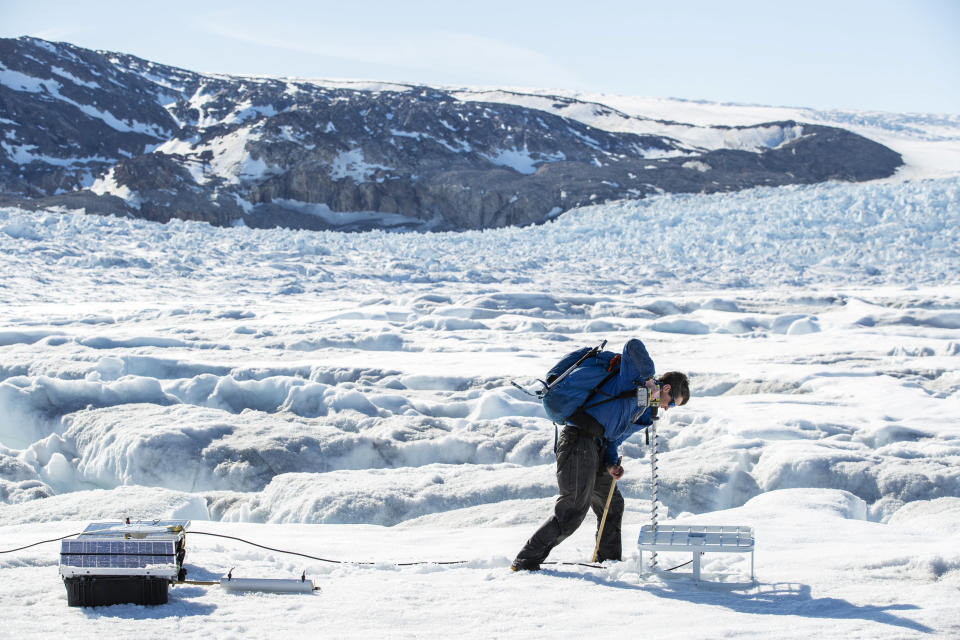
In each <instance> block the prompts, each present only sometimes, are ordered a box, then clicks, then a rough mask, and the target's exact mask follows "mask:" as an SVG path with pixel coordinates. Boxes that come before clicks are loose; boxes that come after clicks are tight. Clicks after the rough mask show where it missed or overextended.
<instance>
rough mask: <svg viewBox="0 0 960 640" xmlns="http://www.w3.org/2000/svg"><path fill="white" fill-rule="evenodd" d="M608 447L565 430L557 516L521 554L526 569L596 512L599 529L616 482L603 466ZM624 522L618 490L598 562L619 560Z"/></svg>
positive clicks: (561, 442)
mask: <svg viewBox="0 0 960 640" xmlns="http://www.w3.org/2000/svg"><path fill="white" fill-rule="evenodd" d="M603 450H604V447H603V445H602V443H601V441H600V440H599V439H597V438H595V437H592V436H590V435H589V434H588V433H585V432H584V431H580V430H578V429H576V428H574V427H569V426H568V427H565V428H564V429H563V431H562V432H561V434H560V439H559V440H558V442H557V486H558V487H559V488H560V495H559V496H557V502H556V504H555V505H554V508H553V515H552V516H551V517H550V519H549V520H547V521H546V522H544V523H543V524H542V525H541V526H540V528H539V529H537V532H536V533H534V534H533V536H532V537H531V538H530V539H529V540H527V543H526V544H525V545H524V546H523V549H521V550H520V553H519V554H517V561H519V562H520V563H522V564H525V565H533V564H540V563H541V562H543V561H544V560H545V559H546V558H547V555H549V553H550V550H551V549H553V548H554V547H555V546H557V545H558V544H560V543H561V542H563V541H564V540H566V539H567V537H569V536H570V534H572V533H573V532H574V531H576V530H577V528H578V527H579V526H580V523H582V522H583V519H584V517H586V515H587V510H588V509H593V512H594V513H595V514H596V516H597V528H598V529H599V528H600V519H601V518H602V517H603V508H604V506H605V505H606V503H607V495H608V494H609V493H610V483H612V482H613V478H612V477H611V476H610V474H609V473H607V469H606V467H605V466H604V464H603ZM622 520H623V496H622V495H621V494H620V490H619V489H614V492H613V499H612V500H610V510H609V512H607V521H606V523H605V524H604V526H603V536H602V538H601V539H600V549H599V551H598V553H597V559H598V560H600V561H601V562H602V561H603V560H619V559H620V554H621V546H620V544H621V543H620V522H621V521H622Z"/></svg>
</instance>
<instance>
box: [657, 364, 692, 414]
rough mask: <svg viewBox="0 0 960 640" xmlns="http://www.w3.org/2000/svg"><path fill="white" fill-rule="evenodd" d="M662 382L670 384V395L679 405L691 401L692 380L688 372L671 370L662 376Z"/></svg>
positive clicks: (662, 383)
mask: <svg viewBox="0 0 960 640" xmlns="http://www.w3.org/2000/svg"><path fill="white" fill-rule="evenodd" d="M660 384H661V385H664V384H668V385H670V397H671V398H673V401H674V403H676V405H677V406H678V407H679V406H680V405H684V404H687V402H689V401H690V382H689V381H688V380H687V375H686V374H684V373H680V372H679V371H670V372H669V373H665V374H663V375H662V376H660Z"/></svg>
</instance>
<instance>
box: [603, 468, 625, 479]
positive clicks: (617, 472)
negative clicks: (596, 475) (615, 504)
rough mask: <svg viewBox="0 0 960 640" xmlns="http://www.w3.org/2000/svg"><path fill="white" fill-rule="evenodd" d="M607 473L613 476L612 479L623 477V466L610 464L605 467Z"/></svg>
mask: <svg viewBox="0 0 960 640" xmlns="http://www.w3.org/2000/svg"><path fill="white" fill-rule="evenodd" d="M607 473H609V474H610V475H611V476H613V479H614V480H619V479H620V478H622V477H623V467H621V466H620V465H618V464H614V465H611V466H609V467H607Z"/></svg>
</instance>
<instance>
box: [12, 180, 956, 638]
mask: <svg viewBox="0 0 960 640" xmlns="http://www.w3.org/2000/svg"><path fill="white" fill-rule="evenodd" d="M958 247H960V179H958V178H956V177H953V178H941V179H930V180H922V181H910V180H900V181H884V182H878V183H870V184H860V185H850V184H839V183H838V184H825V185H819V186H809V187H789V188H780V189H755V190H750V191H745V192H741V193H737V194H727V195H711V196H704V195H688V196H662V197H657V198H650V199H647V200H643V201H639V202H622V203H612V204H607V205H602V206H595V207H589V208H585V209H580V210H576V211H571V212H568V213H566V214H564V215H561V216H558V217H557V218H556V219H554V220H552V221H551V222H549V223H547V224H544V225H541V226H537V227H529V228H522V229H517V228H511V229H498V230H489V231H483V232H480V231H475V232H465V233H437V234H414V233H388V232H382V231H378V232H368V233H356V234H347V233H334V232H307V231H288V230H282V229H272V230H254V229H247V228H231V229H225V228H214V227H210V226H207V225H204V224H201V223H194V222H184V221H172V222H170V223H168V224H166V225H159V224H155V223H150V222H146V221H142V220H134V219H119V218H108V217H96V216H86V215H83V214H82V213H79V212H67V211H41V212H27V211H22V210H18V209H12V208H6V209H0V256H2V258H0V269H2V276H3V277H2V278H0V299H2V300H3V304H2V305H0V551H2V550H6V549H10V548H13V547H18V546H21V545H25V544H29V543H32V542H36V541H40V540H46V539H50V538H55V537H58V536H64V535H67V534H70V533H74V532H76V531H80V530H82V529H83V528H84V526H85V525H86V524H87V523H88V522H90V521H94V520H100V519H120V518H123V517H126V516H130V517H133V518H145V519H153V518H189V519H191V520H192V521H193V530H194V531H195V532H210V533H221V534H226V535H232V536H239V537H242V538H245V539H248V540H251V541H254V542H258V543H260V544H265V545H267V546H271V547H275V548H281V549H288V550H294V551H298V552H302V553H306V554H309V555H314V556H318V557H322V558H327V559H335V560H343V561H348V563H347V564H334V563H327V562H321V561H318V560H310V559H306V558H302V557H297V556H290V555H284V554H280V553H277V552H273V551H267V550H264V549H259V548H256V547H252V546H248V545H244V544H242V543H239V542H236V541H229V540H224V539H219V538H212V537H206V536H200V535H199V534H189V533H188V548H189V551H188V553H187V560H186V566H187V568H188V570H189V575H188V578H192V579H199V580H205V579H207V580H209V579H218V578H219V577H220V576H222V575H224V574H225V573H226V572H227V571H229V570H230V569H231V568H233V567H236V568H235V569H234V575H235V576H238V577H260V578H270V577H299V576H300V573H301V572H302V571H304V570H306V572H307V574H308V576H310V577H312V578H313V579H314V580H315V581H316V582H317V583H318V584H319V585H320V586H321V588H322V591H321V592H318V593H315V594H314V595H269V594H234V593H225V592H221V591H220V590H219V588H217V587H212V586H176V587H173V588H171V594H170V603H169V604H167V605H164V606H158V607H141V606H135V605H118V606H113V607H106V608H96V609H88V610H83V609H72V608H68V607H67V605H66V598H65V595H66V594H65V590H64V588H63V585H62V584H61V581H60V579H59V577H58V574H57V563H58V555H57V552H58V546H57V545H56V544H55V543H48V544H44V545H39V546H36V547H33V548H31V549H27V550H24V551H20V552H17V553H13V554H0V577H2V580H3V584H4V588H3V589H2V590H0V608H2V610H3V612H4V614H5V615H4V627H3V631H2V633H0V635H4V636H6V637H12V638H23V637H47V636H50V635H52V634H54V633H64V632H65V630H69V632H70V633H75V634H77V635H79V636H80V637H88V636H89V637H92V636H98V637H100V636H104V635H107V636H109V635H110V634H112V635H113V636H116V637H132V636H134V635H137V636H146V635H150V636H153V635H157V634H163V633H169V632H170V631H171V630H174V629H175V630H176V631H175V632H176V633H177V634H178V635H184V636H187V637H204V638H211V637H212V638H232V637H283V636H286V635H293V636H296V637H300V636H307V635H309V636H311V637H326V636H332V637H358V636H372V637H400V638H402V637H437V636H441V635H448V634H450V633H456V634H457V635H458V636H463V637H470V638H490V637H507V638H514V637H515V638H531V637H534V638H538V637H573V636H583V635H584V634H586V633H591V634H600V635H604V634H617V635H622V634H630V635H640V636H642V637H664V638H717V637H735V638H756V637H762V638H809V637H838V636H848V637H856V638H913V637H917V638H921V637H957V635H958V634H960V604H958V601H960V600H958V589H960V548H958V545H957V542H958V536H960V422H958V420H957V416H958V415H960V367H958V365H960V271H958V266H960V248H958ZM633 336H637V337H640V338H641V339H643V340H644V342H645V343H646V344H647V346H648V347H649V349H650V351H651V353H652V355H653V357H654V360H655V361H656V363H657V365H658V369H659V370H660V371H661V372H663V371H667V370H669V369H681V370H686V371H689V372H690V374H691V386H692V400H691V402H690V404H689V405H688V406H685V407H682V408H676V409H673V410H670V411H669V412H668V413H667V415H666V417H665V418H664V419H663V420H662V421H661V424H660V426H659V431H660V434H661V445H662V446H661V456H660V477H661V483H660V491H659V496H660V501H661V506H660V514H661V522H664V523H666V522H676V523H700V524H733V525H746V526H752V527H754V528H755V530H756V533H757V554H756V563H757V567H756V575H757V582H756V583H754V584H751V583H750V582H749V566H748V562H749V561H748V559H747V558H746V557H745V556H739V555H723V554H708V555H707V556H705V557H704V565H703V572H704V577H705V578H706V580H707V582H705V583H703V584H701V585H699V586H698V585H695V584H693V582H692V581H691V579H690V577H689V573H684V572H689V567H684V568H681V569H678V570H677V571H676V572H672V573H665V572H661V573H658V574H653V575H648V576H647V577H646V578H644V579H641V577H640V575H639V571H638V567H637V564H636V557H637V553H636V548H635V540H636V539H637V536H638V534H639V530H640V527H641V526H642V525H643V524H645V523H647V522H648V521H649V517H650V504H649V497H650V489H651V487H650V474H649V463H648V459H646V458H645V456H646V447H645V445H644V442H643V438H642V437H636V438H634V439H633V440H631V441H629V442H628V443H626V444H625V445H624V446H623V447H622V448H621V452H622V453H623V455H624V457H625V466H626V469H627V475H626V476H625V477H624V478H623V480H622V482H621V483H620V486H621V489H622V491H623V493H624V495H625V497H626V509H627V511H626V515H625V518H624V528H623V540H624V551H625V559H624V561H623V562H608V563H605V565H604V566H603V568H599V569H597V568H589V567H584V566H576V565H552V566H548V567H546V568H545V570H543V571H541V572H539V573H532V574H514V573H512V572H510V571H509V569H508V566H509V562H510V560H511V559H512V558H513V556H514V555H515V554H516V552H517V551H518V550H519V548H520V547H521V546H522V544H523V542H524V541H525V540H526V538H527V537H529V535H530V534H531V533H533V531H534V529H535V528H536V526H537V525H538V523H539V522H541V521H542V520H543V519H544V518H546V517H547V515H548V514H549V512H550V509H551V505H552V501H553V497H554V496H555V491H556V487H555V484H554V475H553V474H554V468H553V464H554V459H553V453H552V445H553V438H554V432H553V428H552V426H551V425H550V424H549V423H548V422H547V421H546V419H545V418H544V417H543V413H542V409H541V407H540V406H539V404H538V403H537V402H536V401H535V400H534V399H533V398H531V397H529V396H527V395H524V394H523V393H522V392H521V391H520V390H518V389H516V388H515V387H514V386H512V385H511V381H516V382H518V383H519V384H521V385H522V386H525V387H527V388H530V389H532V388H534V387H535V379H536V378H538V377H542V375H543V373H544V372H545V371H546V369H548V368H549V366H551V365H552V364H553V362H554V361H555V360H556V359H558V358H559V357H560V356H561V355H563V354H564V353H566V352H568V351H570V350H573V349H576V348H579V347H581V346H584V345H592V344H596V343H597V342H599V340H601V339H607V340H609V341H610V346H611V347H613V348H619V347H620V346H622V344H623V343H624V342H625V341H626V340H627V339H628V338H630V337H633ZM588 520H590V521H591V522H588V523H586V524H585V525H584V526H582V527H581V529H580V530H579V531H578V532H577V533H576V534H575V535H574V536H572V537H571V538H570V539H569V540H567V541H566V542H564V543H563V544H562V545H560V546H559V547H558V548H557V549H556V550H555V551H554V553H553V554H552V556H551V559H552V560H559V561H569V562H583V561H587V560H589V558H590V555H591V553H592V549H593V540H592V536H593V533H594V525H593V523H592V520H593V519H592V516H591V517H589V518H588ZM686 560H689V555H686V556H685V555H682V554H669V553H661V554H660V567H661V568H670V567H672V566H674V565H676V564H680V563H682V562H685V561H686ZM411 561H425V562H428V564H422V565H414V566H398V565H397V564H395V563H399V562H411ZM438 561H464V562H463V563H462V564H457V565H440V564H430V563H431V562H433V563H435V562H438ZM365 562H369V563H373V564H360V563H365Z"/></svg>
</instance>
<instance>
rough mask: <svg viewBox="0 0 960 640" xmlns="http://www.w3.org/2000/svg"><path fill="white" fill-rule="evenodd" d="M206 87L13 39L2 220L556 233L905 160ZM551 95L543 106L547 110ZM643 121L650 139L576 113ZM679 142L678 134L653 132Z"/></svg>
mask: <svg viewBox="0 0 960 640" xmlns="http://www.w3.org/2000/svg"><path fill="white" fill-rule="evenodd" d="M483 95H484V94H482V93H477V94H473V95H472V94H469V92H461V91H457V90H444V89H440V88H433V87H425V86H412V85H390V84H371V83H344V82H341V83H332V82H313V81H304V80H294V79H281V78H250V77H232V76H223V75H209V74H201V73H195V72H191V71H186V70H183V69H177V68H173V67H169V66H164V65H160V64H156V63H152V62H149V61H146V60H142V59H139V58H136V57H133V56H129V55H125V54H119V53H110V52H98V51H91V50H88V49H83V48H80V47H76V46H73V45H70V44H66V43H51V42H46V41H43V40H39V39H36V38H19V39H4V40H0V204H16V205H19V206H31V207H49V206H66V207H70V208H81V207H82V208H85V209H86V211H87V212H88V213H99V214H115V215H129V216H135V217H141V218H146V219H150V220H157V221H167V220H170V219H172V218H181V219H192V220H203V221H206V222H209V223H211V224H215V225H235V224H239V223H242V224H245V225H247V226H251V227H275V226H284V227H293V228H308V229H343V230H359V229H368V228H391V229H437V230H442V229H454V230H456V229H478V228H492V227H502V226H506V225H526V224H535V223H540V222H543V221H545V220H548V219H550V218H551V217H554V216H556V215H559V214H560V213H562V212H564V211H567V210H569V209H572V208H575V207H578V206H582V205H585V204H593V203H600V202H605V201H610V200H616V199H623V198H633V199H636V198H643V197H645V196H648V195H652V194H658V193H665V192H668V193H699V192H705V193H711V192H723V191H735V190H740V189H745V188H749V187H754V186H762V185H767V186H777V185H786V184H810V183H817V182H823V181H827V180H846V181H864V180H871V179H875V178H881V177H886V176H889V175H891V174H892V173H893V172H894V171H895V170H896V169H897V167H899V166H900V165H901V164H902V159H901V157H900V155H899V154H897V153H896V152H894V151H892V150H890V149H888V148H887V147H885V146H883V145H881V144H878V143H876V142H873V141H871V140H868V139H867V138H864V137H862V136H860V135H857V134H854V133H852V132H849V131H847V130H844V129H841V128H836V127H828V126H823V125H813V124H807V123H801V122H794V121H784V122H771V123H764V124H761V125H756V126H752V127H712V128H709V129H712V131H710V132H709V133H711V134H714V135H713V137H714V138H716V139H720V140H722V141H723V142H722V143H720V144H714V145H709V146H705V145H703V144H700V143H698V140H701V139H702V138H703V137H704V136H703V135H702V134H703V129H705V128H704V127H693V126H692V125H690V127H689V128H690V129H691V130H692V129H697V130H699V134H701V135H697V136H691V137H689V138H687V139H684V138H683V137H678V136H676V135H667V133H674V132H676V131H677V130H678V125H680V124H682V123H673V122H665V121H662V120H652V119H650V120H648V119H638V118H637V117H636V116H629V115H626V114H622V113H619V112H616V111H615V110H614V109H611V108H610V107H607V106H604V105H601V104H595V103H585V102H582V101H578V100H574V99H571V98H566V97H559V96H556V97H551V99H550V105H549V108H534V107H531V106H523V105H520V104H510V103H505V102H495V101H484V100H483V98H482V96H483ZM543 98H544V96H542V95H538V96H537V99H538V100H539V101H540V102H543ZM584 110H586V111H587V112H590V113H592V114H593V115H605V116H610V117H614V118H618V119H621V120H630V121H637V120H644V122H642V123H640V122H633V124H642V125H643V126H642V127H638V128H642V129H644V130H649V131H652V132H654V133H649V134H645V133H633V132H625V131H612V130H608V129H602V128H598V127H595V126H590V125H589V124H587V123H585V122H584V121H583V118H580V119H578V118H577V117H568V116H567V115H565V114H566V113H570V114H576V113H583V112H584ZM657 131H663V132H667V133H656V132H657Z"/></svg>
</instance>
